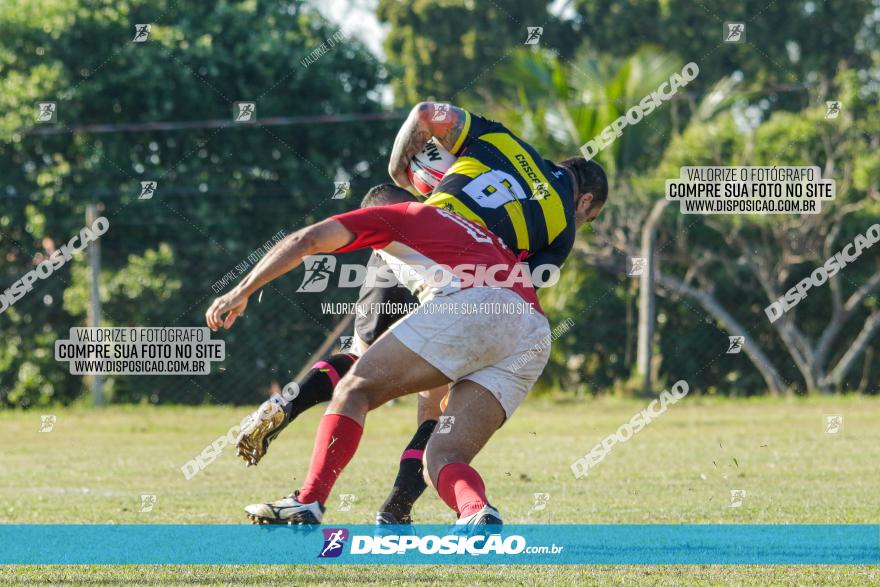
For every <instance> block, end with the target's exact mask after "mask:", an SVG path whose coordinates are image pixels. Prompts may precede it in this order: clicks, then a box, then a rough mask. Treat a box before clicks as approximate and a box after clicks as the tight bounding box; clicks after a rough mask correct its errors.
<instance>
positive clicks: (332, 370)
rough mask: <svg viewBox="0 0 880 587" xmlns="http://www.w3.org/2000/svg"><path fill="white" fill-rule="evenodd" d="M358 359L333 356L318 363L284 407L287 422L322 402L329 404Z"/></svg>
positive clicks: (347, 356)
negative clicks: (343, 378) (340, 381)
mask: <svg viewBox="0 0 880 587" xmlns="http://www.w3.org/2000/svg"><path fill="white" fill-rule="evenodd" d="M355 361H357V357H356V356H354V355H348V354H339V355H333V356H332V357H330V358H328V359H327V360H326V361H318V362H317V363H315V364H314V366H312V368H311V369H310V370H309V372H308V373H306V374H305V375H304V376H303V378H302V379H300V380H299V381H297V382H296V384H297V386H298V387H299V393H298V394H297V395H296V397H294V398H293V399H292V400H290V401H289V402H287V403H286V404H285V405H284V413H285V414H287V421H288V422H290V421H292V420H294V419H295V418H296V417H297V416H299V415H300V414H302V413H303V412H305V411H306V410H308V409H309V408H311V407H312V406H316V405H318V404H320V403H321V402H329V401H330V398H331V397H333V388H335V387H336V383H337V382H338V381H339V380H340V379H341V378H342V376H343V375H345V374H346V373H348V370H349V369H351V366H352V365H354V362H355Z"/></svg>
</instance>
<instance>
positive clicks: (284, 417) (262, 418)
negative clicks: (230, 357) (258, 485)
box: [237, 354, 357, 465]
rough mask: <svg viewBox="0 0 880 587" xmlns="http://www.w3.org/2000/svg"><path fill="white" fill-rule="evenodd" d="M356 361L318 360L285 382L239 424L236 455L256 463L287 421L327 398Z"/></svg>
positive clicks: (351, 357)
mask: <svg viewBox="0 0 880 587" xmlns="http://www.w3.org/2000/svg"><path fill="white" fill-rule="evenodd" d="M356 360H357V357H356V356H355V355H350V354H337V355H333V356H331V357H329V358H328V359H327V360H325V361H318V362H317V363H315V364H314V365H313V366H312V368H311V369H310V370H309V371H308V372H307V373H306V374H305V375H304V376H303V377H302V378H301V379H300V380H298V381H294V382H292V383H289V384H287V385H285V386H284V389H283V390H282V392H281V394H280V395H274V396H272V397H271V398H270V399H268V400H267V401H265V402H263V404H261V405H260V407H259V408H257V410H256V411H255V412H254V413H253V414H251V415H250V416H249V417H248V418H247V419H246V420H245V422H244V423H243V424H242V427H241V432H240V434H239V436H238V441H237V446H238V456H240V457H241V458H242V459H244V460H245V462H247V463H248V465H256V464H257V463H258V462H259V461H260V459H261V458H263V456H264V455H265V454H266V451H267V450H269V444H270V443H271V442H272V441H273V440H275V438H276V437H277V436H278V435H279V434H280V433H281V431H282V430H284V428H285V427H287V425H288V424H290V423H291V422H292V421H293V420H295V419H296V418H297V417H298V416H299V415H300V414H302V413H303V412H304V411H306V410H308V409H309V408H311V407H313V406H316V405H318V404H320V403H322V402H328V401H330V398H331V397H332V396H333V389H334V388H335V387H336V384H337V383H338V382H339V380H340V379H341V378H342V377H343V376H344V375H345V374H346V373H348V370H349V369H351V366H352V365H354V362H355V361H356Z"/></svg>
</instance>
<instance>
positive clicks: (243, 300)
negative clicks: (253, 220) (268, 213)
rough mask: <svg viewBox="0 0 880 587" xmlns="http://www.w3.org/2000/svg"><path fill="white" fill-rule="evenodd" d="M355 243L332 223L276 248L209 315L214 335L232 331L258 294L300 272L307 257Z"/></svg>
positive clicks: (299, 234)
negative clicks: (223, 331)
mask: <svg viewBox="0 0 880 587" xmlns="http://www.w3.org/2000/svg"><path fill="white" fill-rule="evenodd" d="M352 240H354V234H352V233H351V232H350V231H349V230H348V229H347V228H345V226H343V225H342V223H340V222H337V221H336V220H331V219H327V220H324V221H322V222H318V223H317V224H312V225H311V226H307V227H305V228H303V229H301V230H298V231H296V232H295V233H293V234H291V235H290V236H288V237H286V238H285V239H284V240H282V241H280V242H279V243H278V244H276V245H275V246H274V247H272V250H270V251H269V252H268V253H267V254H266V256H265V257H263V258H262V259H261V260H260V262H259V263H257V265H256V266H255V267H254V268H253V269H252V270H251V271H250V273H248V274H247V276H245V278H244V279H243V280H242V281H241V283H239V284H238V285H237V286H235V288H234V289H232V291H230V292H229V293H227V294H224V295H222V296H220V297H218V298H217V299H215V300H214V303H213V304H211V307H210V308H208V311H207V312H205V319H206V320H207V322H208V326H209V327H210V328H211V329H212V330H214V331H216V330H217V329H218V328H220V327H221V326H222V327H223V328H226V329H228V328H230V327H231V326H232V324H233V323H234V322H235V320H236V318H238V316H240V315H241V314H242V313H243V312H244V310H245V308H246V307H247V301H248V298H250V296H251V295H253V293H254V292H255V291H257V290H259V289H260V288H262V287H263V286H265V285H266V284H267V283H270V282H271V281H273V280H275V279H277V278H279V277H281V276H282V275H284V274H285V273H287V272H289V271H292V270H293V269H296V268H297V267H298V266H299V264H300V263H302V260H303V257H306V256H308V255H315V254H317V253H332V252H333V251H335V250H336V249H338V248H340V247H344V246H345V245H347V244H348V243H350V242H351V241H352Z"/></svg>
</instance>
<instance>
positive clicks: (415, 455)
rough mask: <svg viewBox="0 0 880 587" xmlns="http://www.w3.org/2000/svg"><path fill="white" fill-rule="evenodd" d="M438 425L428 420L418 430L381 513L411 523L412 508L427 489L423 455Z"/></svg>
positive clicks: (402, 458)
mask: <svg viewBox="0 0 880 587" xmlns="http://www.w3.org/2000/svg"><path fill="white" fill-rule="evenodd" d="M436 425H437V420H426V421H425V422H422V425H421V426H419V429H418V430H416V433H415V434H414V435H413V437H412V440H410V441H409V444H408V445H406V450H404V451H403V455H402V456H401V457H400V468H399V469H398V471H397V479H395V480H394V487H393V488H392V489H391V493H390V494H389V495H388V498H387V499H386V500H385V503H383V504H382V509H381V510H380V511H382V512H387V513H389V514H392V515H393V516H394V517H395V518H397V520H398V521H399V522H401V523H409V522H410V518H409V515H410V512H411V511H412V506H413V504H414V503H415V502H416V500H417V499H418V498H419V496H421V495H422V492H424V491H425V488H426V487H427V485H426V484H425V478H424V477H423V476H422V455H423V454H424V452H425V447H426V446H427V445H428V439H429V438H430V437H431V433H432V432H433V431H434V426H436Z"/></svg>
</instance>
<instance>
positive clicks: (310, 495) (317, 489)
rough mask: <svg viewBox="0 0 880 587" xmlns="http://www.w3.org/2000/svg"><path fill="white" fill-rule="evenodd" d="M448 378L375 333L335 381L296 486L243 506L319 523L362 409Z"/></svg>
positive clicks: (265, 518) (276, 517)
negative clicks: (269, 499)
mask: <svg viewBox="0 0 880 587" xmlns="http://www.w3.org/2000/svg"><path fill="white" fill-rule="evenodd" d="M448 382H449V378H447V377H446V376H445V375H444V374H443V373H442V372H441V371H439V370H438V369H437V368H436V367H434V366H432V365H431V364H430V363H428V362H427V361H426V360H425V359H423V358H422V357H420V356H419V355H418V354H416V353H415V352H414V351H412V350H410V349H409V348H408V347H407V346H405V345H404V344H402V343H401V342H400V341H399V340H398V339H397V338H395V337H394V336H392V335H390V333H387V334H386V335H384V336H382V337H380V338H379V340H378V341H376V343H374V344H373V345H372V346H371V347H370V348H369V350H368V351H367V352H366V353H365V354H364V356H363V357H361V358H360V359H359V360H358V361H357V363H355V365H354V368H353V369H351V370H350V371H349V372H348V374H347V375H346V376H345V377H343V378H342V380H341V381H340V382H339V385H337V386H336V390H335V391H334V393H333V399H332V400H331V401H330V405H329V406H328V407H327V412H326V413H325V415H324V417H323V418H322V419H321V423H320V425H319V426H318V431H317V433H316V435H315V445H314V449H313V452H312V460H311V464H310V465H309V472H308V474H307V475H306V479H305V482H304V483H303V485H302V487H301V488H300V490H299V491H296V492H294V493H293V494H291V495H290V496H288V497H286V498H284V499H282V500H279V501H276V502H273V503H266V504H253V505H250V506H248V507H246V508H245V511H246V512H247V513H248V514H249V515H250V516H251V518H252V519H254V521H257V522H263V523H296V524H314V523H319V522H320V521H321V518H322V517H323V512H324V503H326V501H327V498H328V496H329V495H330V491H331V490H332V489H333V485H334V484H335V482H336V479H337V478H338V477H339V475H340V474H341V473H342V471H343V469H344V468H345V467H346V465H347V464H348V463H349V462H350V461H351V459H352V457H353V456H354V454H355V452H356V451H357V447H358V445H359V443H360V439H361V435H362V434H363V426H364V421H365V419H366V415H367V412H368V411H370V410H372V409H375V408H377V407H379V406H381V405H382V404H384V403H385V402H387V401H389V400H391V399H394V398H396V397H401V396H403V395H407V394H409V393H415V392H417V391H419V390H421V389H427V388H433V387H437V386H439V385H445V384H446V383H448Z"/></svg>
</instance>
